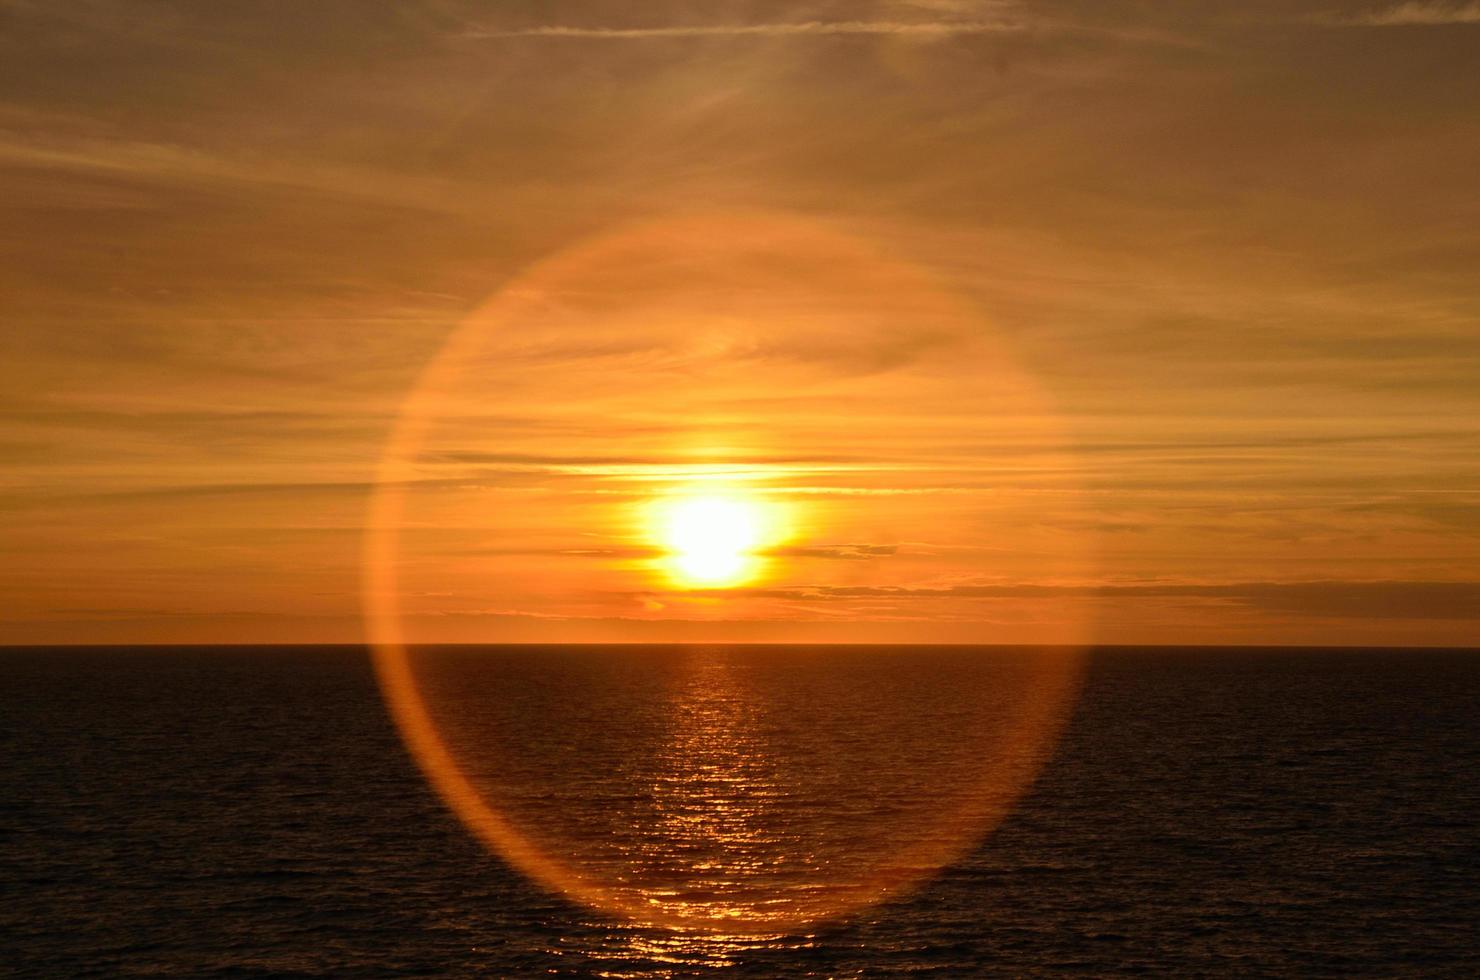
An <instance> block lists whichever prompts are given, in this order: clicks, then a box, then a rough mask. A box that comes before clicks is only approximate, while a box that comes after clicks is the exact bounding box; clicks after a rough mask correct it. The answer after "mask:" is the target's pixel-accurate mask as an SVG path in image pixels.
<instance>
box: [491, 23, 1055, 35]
mask: <svg viewBox="0 0 1480 980" xmlns="http://www.w3.org/2000/svg"><path fill="white" fill-rule="evenodd" d="M1026 26H1027V25H1026V24H1025V23H1023V22H1022V21H1017V20H1009V19H1005V18H1004V19H999V20H969V21H968V20H961V21H893V20H837V21H828V20H808V21H784V22H780V23H770V24H679V25H666V26H657V27H570V26H565V25H547V26H543V27H530V28H524V29H522V30H513V31H488V30H475V31H469V32H468V33H467V34H466V35H464V36H466V37H474V38H509V37H550V38H594V39H611V40H619V39H628V38H661V37H752V36H754V37H790V36H797V35H831V34H887V35H904V36H917V37H951V36H954V35H958V34H999V33H1005V32H1010V31H1020V30H1023V29H1024V28H1025V27H1026Z"/></svg>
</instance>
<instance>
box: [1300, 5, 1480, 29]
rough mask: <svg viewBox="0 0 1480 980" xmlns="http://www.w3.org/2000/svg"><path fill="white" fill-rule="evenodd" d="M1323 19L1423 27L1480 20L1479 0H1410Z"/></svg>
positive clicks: (1341, 23) (1357, 24)
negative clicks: (1456, 0)
mask: <svg viewBox="0 0 1480 980" xmlns="http://www.w3.org/2000/svg"><path fill="white" fill-rule="evenodd" d="M1320 20H1321V22H1322V23H1325V24H1334V25H1339V26H1345V27H1423V26H1435V25H1442V24H1480V2H1474V0H1471V2H1468V3H1443V2H1432V0H1430V2H1424V0H1408V2H1406V3H1400V4H1398V5H1396V6H1393V7H1385V8H1383V9H1380V10H1370V11H1367V12H1365V13H1358V14H1345V13H1343V14H1328V15H1326V16H1323V17H1321V18H1320Z"/></svg>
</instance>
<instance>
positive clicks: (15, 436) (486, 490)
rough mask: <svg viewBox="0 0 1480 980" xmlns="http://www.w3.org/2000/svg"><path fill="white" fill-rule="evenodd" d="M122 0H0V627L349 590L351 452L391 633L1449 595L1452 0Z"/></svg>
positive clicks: (1337, 631) (1454, 471)
mask: <svg viewBox="0 0 1480 980" xmlns="http://www.w3.org/2000/svg"><path fill="white" fill-rule="evenodd" d="M1194 6H1195V7H1196V11H1195V12H1194V11H1193V10H1191V9H1190V8H1192V7H1194ZM150 11H151V12H150V16H148V17H141V16H139V15H138V13H137V11H136V9H135V8H134V7H133V5H129V4H123V3H119V2H113V0H94V2H89V3H84V4H66V5H64V4H53V3H33V2H25V0H11V2H0V20H3V23H4V25H5V26H4V29H3V30H0V186H3V188H4V189H5V193H4V194H3V195H0V210H3V215H0V249H3V250H4V256H3V258H4V261H3V262H0V405H3V414H0V460H3V461H4V464H5V465H4V467H3V469H0V556H3V560H0V642H5V643H39V642H58V643H72V642H101V643H108V642H115V643H132V642H143V643H148V642H259V641H260V642H277V641H281V642H322V641H331V642H354V641H357V640H359V639H361V638H362V637H363V635H364V631H363V630H364V628H363V626H362V616H361V603H362V599H363V598H364V595H363V593H364V591H365V590H364V589H363V588H362V583H363V582H364V575H363V573H364V568H363V562H362V556H363V555H364V554H365V553H366V552H365V535H364V528H365V527H366V524H367V522H368V521H370V517H371V515H372V514H375V513H378V514H379V516H380V517H382V518H384V517H385V516H386V513H387V511H386V508H387V507H388V506H389V505H388V504H387V503H386V498H385V497H384V496H381V497H380V498H377V497H376V487H377V485H378V484H379V483H380V481H382V479H383V478H389V479H390V480H391V487H392V496H393V497H394V507H393V509H394V510H395V511H396V512H397V514H396V517H397V521H396V522H395V523H396V530H397V533H396V534H394V535H393V536H392V539H389V540H387V539H372V542H371V549H370V550H371V553H372V554H376V555H378V556H379V558H380V559H383V560H384V561H385V562H389V563H390V564H392V565H394V567H395V570H396V574H395V576H394V581H393V582H389V583H388V582H386V581H385V580H377V579H376V578H375V575H374V574H372V575H371V582H372V587H371V589H370V593H371V594H370V596H369V599H370V602H371V606H372V607H373V608H374V607H377V604H380V603H383V602H384V601H385V600H386V594H385V593H386V591H387V590H389V591H391V592H393V593H394V598H395V600H396V603H397V605H398V608H399V612H400V614H401V615H402V616H403V617H404V625H405V627H406V629H407V631H408V634H409V635H410V636H411V637H412V638H415V639H425V640H445V641H492V642H497V641H500V640H550V641H562V640H572V641H575V640H648V639H698V638H705V639H751V640H790V639H796V640H823V641H829V640H830V641H854V640H879V641H899V642H908V641H912V640H933V641H952V642H1023V641H1047V640H1056V639H1080V638H1092V639H1098V640H1100V641H1103V642H1128V643H1140V642H1166V643H1182V642H1185V643H1287V642H1289V643H1333V644H1344V643H1372V644H1384V643H1391V644H1403V643H1416V644H1473V643H1475V642H1477V637H1480V629H1477V628H1480V278H1477V276H1476V275H1475V269H1477V268H1480V232H1477V231H1476V229H1477V228H1480V197H1477V195H1476V193H1475V183H1474V181H1475V174H1476V173H1480V122H1477V120H1480V73H1477V72H1475V71H1474V65H1475V64H1476V63H1477V61H1480V8H1477V7H1475V5H1473V4H1464V3H1460V4H1453V3H1450V4H1439V3H1428V2H1422V0H1418V2H1408V3H1402V4H1380V3H1378V4H1344V5H1343V4H1330V5H1321V4H1314V3H1311V4H1307V3H1276V2H1257V0H1256V2H1253V3H1240V4H1203V5H1190V4H1182V3H1136V4H1123V3H1117V2H1101V3H1088V2H1084V3H1055V2H1050V3H1003V2H974V0H914V2H909V0H898V2H879V3H868V2H852V3H825V2H824V3H809V4H805V5H799V4H784V3H759V2H745V0H732V2H717V3H706V4H694V3H663V2H656V3H645V4H641V5H636V4H625V3H615V2H610V3H600V2H583V3H546V4H508V3H497V4H495V3H485V4H475V3H464V2H456V0H438V2H431V0H427V2H421V3H418V2H411V3H405V4H397V5H389V4H387V5H378V4H367V3H360V2H348V0H345V2H338V3H335V2H326V3H319V4H312V5H302V7H301V8H300V7H299V5H282V6H281V7H279V6H277V5H272V6H265V5H261V4H245V3H244V4H190V3H165V4H159V5H157V6H154V7H151V8H150ZM408 408H409V414H408ZM408 419H410V420H411V421H407V420H408ZM398 420H400V422H399V423H398ZM398 425H399V428H398ZM398 432H399V433H400V435H399V437H397V433H398ZM408 433H409V435H408ZM388 445H389V446H390V447H391V452H390V456H389V457H388V458H387V456H386V447H387V446H388ZM716 488H717V489H716ZM716 494H717V495H719V496H722V497H723V498H725V499H728V500H737V499H738V500H741V501H743V502H744V504H745V506H747V507H752V508H754V512H755V513H757V514H761V515H767V516H766V520H768V521H774V523H775V527H774V528H773V529H772V531H771V532H768V534H769V535H770V536H769V537H768V538H767V539H766V540H764V541H757V542H755V543H754V545H753V548H752V549H751V550H752V551H753V552H754V554H751V555H749V556H748V557H747V559H746V561H747V562H749V563H750V564H748V565H747V570H746V572H745V574H743V575H738V576H736V577H734V579H733V580H727V581H724V582H721V583H719V584H705V583H702V582H695V581H685V580H684V579H683V577H682V576H678V575H675V574H674V564H673V560H672V558H671V557H670V556H668V555H667V554H666V553H667V552H670V551H672V550H673V547H674V544H673V542H672V541H671V540H668V539H666V538H665V533H666V532H664V531H663V530H662V527H661V526H658V527H655V525H654V519H653V518H652V514H653V513H654V511H653V508H655V507H659V508H661V506H662V505H663V502H665V501H668V502H671V501H673V500H682V499H686V498H694V497H696V496H700V497H702V496H704V495H711V496H712V495H716ZM377 499H379V502H380V503H379V506H380V508H381V509H380V511H378V512H376V511H373V510H372V505H374V504H375V502H376V500H377ZM657 523H658V525H661V523H662V522H661V520H658V522H657ZM377 549H378V550H377ZM377 581H378V585H377V584H376V583H377Z"/></svg>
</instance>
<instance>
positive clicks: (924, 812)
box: [364, 214, 1088, 935]
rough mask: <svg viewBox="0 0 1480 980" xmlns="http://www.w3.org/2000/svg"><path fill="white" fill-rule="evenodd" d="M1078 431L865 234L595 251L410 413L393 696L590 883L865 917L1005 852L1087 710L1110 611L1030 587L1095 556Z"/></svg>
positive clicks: (798, 915)
mask: <svg viewBox="0 0 1480 980" xmlns="http://www.w3.org/2000/svg"><path fill="white" fill-rule="evenodd" d="M1065 442H1066V440H1065V436H1064V433H1063V432H1062V430H1061V427H1060V424H1059V422H1058V419H1057V416H1056V413H1055V412H1054V411H1053V409H1052V407H1051V405H1050V404H1049V402H1048V400H1047V399H1046V398H1045V397H1044V396H1043V395H1042V393H1041V391H1040V389H1039V388H1038V386H1037V385H1036V384H1035V383H1034V381H1033V379H1032V378H1030V377H1028V376H1027V375H1026V373H1025V372H1024V371H1023V370H1022V368H1021V367H1020V366H1019V365H1018V364H1017V362H1016V361H1015V360H1014V358H1013V357H1012V354H1011V351H1010V350H1009V349H1008V348H1007V347H1006V346H1005V342H1003V341H1001V339H1000V338H999V337H997V336H996V334H994V332H993V331H992V330H991V327H990V324H988V323H985V322H984V321H983V319H982V318H981V316H980V314H979V312H978V311H976V310H974V309H973V308H971V307H970V305H969V304H967V303H965V302H964V301H962V300H961V299H959V298H958V297H956V296H954V295H953V294H952V293H951V291H950V290H948V289H945V288H943V287H942V286H941V284H940V283H939V282H938V281H936V280H935V279H933V278H932V277H930V276H928V275H926V274H924V273H922V272H920V271H918V270H916V269H914V268H912V267H910V266H908V265H906V264H904V263H901V262H900V261H898V259H897V258H895V257H893V256H892V255H887V254H883V253H882V252H881V251H879V250H875V249H872V248H871V247H869V246H867V245H865V244H862V243H861V242H860V240H859V239H858V238H857V237H855V236H850V235H846V234H842V233H840V232H838V231H836V230H831V229H826V228H821V227H819V226H818V225H817V224H815V223H813V222H810V221H801V220H797V219H794V218H787V217H777V216H770V215H738V216H737V215H728V214H721V215H699V216H692V217H688V218H674V219H669V220H665V221H658V222H653V223H651V224H648V225H640V226H637V227H634V228H630V229H627V230H625V231H621V232H618V233H614V234H611V235H608V236H605V237H602V238H598V239H595V240H593V241H589V242H585V243H581V244H577V245H575V246H573V247H571V248H570V249H568V250H566V251H564V252H562V253H560V254H558V255H556V256H553V257H552V258H550V259H548V260H546V261H544V262H542V263H539V264H538V265H536V266H534V267H532V268H531V269H529V270H527V271H526V272H524V273H523V274H521V275H519V276H516V277H515V278H514V279H513V280H511V281H510V282H509V283H508V284H506V286H505V287H504V288H503V289H502V290H501V291H500V292H499V293H498V294H497V295H496V296H494V297H493V298H492V299H491V300H490V301H489V302H488V303H487V304H486V305H485V306H484V307H483V308H481V309H480V310H478V311H477V312H475V313H474V314H473V315H471V316H470V317H468V319H467V320H466V321H465V322H464V323H463V324H461V325H460V326H459V328H458V329H457V330H455V331H453V333H452V334H451V335H450V336H449V338H448V340H447V342H446V344H445V345H444V347H443V348H442V350H441V351H440V352H439V353H438V354H437V356H436V357H435V358H433V360H432V361H431V362H430V363H429V364H428V366H427V368H426V369H425V370H424V371H423V372H422V374H421V376H420V378H419V379H418V381H417V383H416V384H415V385H414V386H413V389H412V391H411V392H410V393H409V395H408V397H407V398H406V400H405V401H404V403H403V405H402V409H401V413H400V415H399V417H398V419H397V422H396V424H395V426H394V428H393V430H392V433H391V436H390V439H389V441H388V443H387V447H386V450H385V453H384V456H383V458H382V461H381V466H380V470H379V478H378V481H377V487H376V491H375V493H374V495H373V497H372V502H371V509H370V515H369V522H368V529H367V533H366V538H365V563H364V571H365V577H364V597H365V609H366V623H367V631H368V635H369V637H370V640H371V643H372V646H373V648H374V653H375V663H376V669H377V676H378V678H379V680H380V683H381V688H382V691H383V693H384V696H385V699H386V702H387V704H388V706H389V707H390V710H391V713H392V715H393V717H394V718H395V721H396V723H397V725H398V727H399V729H400V732H401V734H402V737H403V738H404V740H405V741H406V743H407V745H408V746H409V747H410V749H411V752H412V754H413V756H414V757H415V759H416V761H417V762H418V764H419V765H420V766H421V768H422V770H423V772H424V773H425V775H426V776H427V778H428V780H429V781H430V782H431V784H432V785H433V786H434V787H435V788H436V789H437V791H438V792H439V793H440V794H441V796H442V797H443V799H444V800H445V801H446V802H447V804H448V805H449V806H450V807H451V808H452V809H453V810H454V811H455V812H456V814H457V816H458V817H459V818H460V819H461V820H462V821H463V823H464V824H465V826H467V827H468V829H469V830H470V831H471V832H473V833H474V834H475V835H476V836H478V837H479V838H480V839H481V840H482V841H484V842H485V843H486V844H487V845H488V846H489V847H490V849H492V850H493V851H495V852H496V853H498V854H499V855H500V856H501V857H502V858H504V859H505V860H507V861H508V862H509V863H510V864H511V865H512V866H514V867H516V868H517V869H519V870H520V871H522V872H523V873H525V874H526V875H528V876H529V877H531V878H532V879H534V880H535V881H537V882H539V883H540V884H542V885H544V886H545V887H547V888H549V889H550V890H552V891H554V892H557V893H559V894H561V895H564V896H565V897H567V898H569V899H572V900H574V901H578V902H581V903H584V904H585V905H587V906H590V907H592V908H595V909H598V910H600V911H603V912H606V913H610V914H613V915H616V916H620V917H623V918H626V919H629V920H633V921H636V922H640V923H645V924H658V925H663V926H670V927H673V928H675V929H680V930H704V931H709V932H715V933H720V934H726V935H732V934H740V933H746V934H752V933H753V934H762V933H764V934H771V933H776V932H792V931H799V930H805V929H806V928H808V927H810V926H811V925H812V924H814V923H817V922H821V921H826V920H830V919H835V918H837V917H840V916H843V915H846V914H849V913H851V912H854V911H857V910H859V909H861V908H863V907H865V906H868V905H870V904H873V903H876V902H879V901H883V900H884V899H886V898H888V897H890V896H892V895H896V894H898V893H900V892H901V891H903V890H906V889H909V888H911V887H913V886H915V885H917V884H918V883H920V882H922V881H924V880H926V879H928V878H929V877H930V876H931V875H933V874H935V873H936V872H938V871H939V870H940V869H941V868H942V867H944V866H945V865H946V864H948V863H950V862H952V861H954V860H957V859H958V858H960V857H961V856H962V855H963V854H966V853H968V852H969V851H970V850H971V848H972V847H973V846H974V845H975V844H976V843H977V842H978V841H979V840H980V839H981V837H982V836H983V835H984V834H986V833H987V832H988V831H990V830H991V829H992V828H993V827H995V826H996V825H997V824H998V823H999V822H1000V821H1001V820H1002V818H1003V817H1004V816H1005V815H1006V814H1007V813H1008V811H1009V810H1010V809H1011V807H1012V805H1013V803H1014V802H1015V801H1016V800H1017V799H1018V798H1019V796H1020V795H1021V794H1022V792H1023V791H1024V790H1025V788H1026V787H1027V786H1028V784H1029V782H1030V781H1031V779H1032V778H1033V776H1034V774H1035V773H1036V771H1037V770H1038V768H1039V767H1040V766H1041V764H1042V763H1043V761H1044V759H1045V757H1046V756H1047V754H1048V752H1049V751H1050V750H1051V748H1052V746H1053V744H1054V741H1055V739H1056V737H1057V734H1058V732H1059V731H1060V729H1061V727H1062V724H1063V722H1064V719H1065V717H1066V713H1067V711H1068V709H1069V705H1070V703H1071V701H1072V696H1073V692H1074V690H1075V686H1076V682H1077V678H1078V676H1079V671H1080V658H1079V657H1078V654H1077V650H1078V648H1079V647H1080V646H1081V645H1082V643H1083V641H1084V637H1085V627H1086V624H1087V614H1086V607H1085V605H1084V604H1083V603H1079V601H1078V600H1076V599H1075V598H1073V596H1074V594H1075V593H1074V590H1067V589H1066V590H1062V591H1060V590H1053V589H1049V590H1033V589H1028V590H1015V589H1014V588H1011V587H1010V586H1011V585H1012V583H1024V584H1034V583H1037V584H1044V583H1048V584H1053V583H1073V582H1078V581H1083V580H1084V578H1085V575H1086V572H1087V569H1088V564H1087V557H1086V556H1087V553H1088V552H1087V548H1086V547H1085V545H1084V543H1083V542H1081V541H1080V540H1079V539H1078V538H1077V537H1076V536H1075V535H1073V534H1072V533H1059V531H1058V530H1056V529H1054V528H1052V527H1048V528H1047V529H1046V530H1045V525H1044V522H1042V521H1041V520H1040V519H1038V517H1037V515H1038V513H1039V509H1040V507H1041V502H1042V500H1043V493H1044V492H1049V493H1052V494H1054V495H1056V498H1059V499H1062V498H1063V496H1064V495H1070V494H1072V493H1073V492H1074V491H1075V486H1074V485H1073V484H1072V483H1071V482H1069V481H1070V478H1069V477H1067V476H1064V475H1063V474H1068V473H1071V472H1073V467H1071V466H1069V465H1067V464H1066V463H1065V461H1064V459H1063V457H1062V456H1061V455H1058V453H1059V452H1060V450H1059V448H1058V447H1061V446H1062V445H1064V444H1065ZM696 446H698V447H714V446H723V447H725V450H724V453H723V454H718V453H716V452H708V451H696V450H695V449H694V447H696ZM953 447H971V451H970V452H969V453H966V452H964V451H961V452H958V451H956V450H955V449H954V448H953ZM981 447H987V448H981ZM991 447H997V448H996V449H993V448H991ZM993 453H996V455H993ZM1027 460H1031V461H1033V465H1032V466H1028V465H1027V463H1026V462H1025V461H1027ZM1028 471H1032V472H1034V473H1037V474H1040V476H1039V477H1038V478H1037V479H1038V482H1037V483H1035V484H1034V485H1031V486H1027V485H1021V486H1020V485H1017V484H1016V483H1014V481H1015V480H1018V478H1017V477H1016V476H1015V475H1014V474H1018V473H1022V472H1028ZM1019 482H1021V481H1019ZM783 544H785V545H786V546H785V547H782V545H783ZM762 577H763V578H764V580H765V585H764V588H738V587H737V586H740V585H742V584H745V583H752V582H756V581H758V580H760V579H761V578H762ZM490 583H496V589H495V590H494V591H492V592H491V591H490ZM1022 595H1027V596H1029V597H1030V598H1029V599H1021V598H1013V597H1014V596H1022ZM1032 596H1045V597H1046V598H1037V599H1033V598H1031V597H1032ZM1000 597H1007V598H1000ZM1033 603H1036V605H1034V604H1033ZM453 628H461V629H463V630H465V631H464V632H449V630H451V629H453ZM1025 635H1031V636H1032V637H1033V639H1031V640H1023V639H1021V637H1023V636H1025ZM878 642H892V643H895V644H899V645H898V646H895V647H893V648H891V651H890V652H889V653H888V654H885V653H883V652H881V651H880V650H874V649H872V648H866V649H864V650H862V651H861V652H860V651H859V649H858V648H856V647H849V646H848V644H858V643H864V644H869V643H878ZM437 643H447V644H451V645H450V646H446V647H438V646H436V645H435V644H437ZM744 643H755V644H757V645H756V646H752V647H745V646H742V645H741V644H744ZM766 643H779V644H790V645H787V646H776V647H766V646H764V645H763V644H766ZM808 643H816V644H817V645H815V646H808V645H807V644H808ZM829 643H830V644H834V646H832V647H831V648H829V647H828V646H827V644H829ZM932 643H940V644H962V643H966V644H992V643H1036V644H1043V646H1042V647H1039V648H1035V649H1034V650H1026V651H1025V650H1024V649H1022V648H1018V649H1017V650H1015V651H1014V650H1008V651H1007V652H1006V653H993V652H991V651H985V650H982V651H978V650H971V651H969V653H967V654H951V655H947V654H944V653H941V652H940V651H942V650H946V649H956V650H960V649H961V648H960V647H953V648H946V647H932V646H930V644H932ZM476 644H504V646H502V647H496V646H477V645H476ZM520 644H524V646H520ZM530 644H548V645H547V646H532V645H530ZM644 644H654V645H647V646H644ZM656 644H661V645H656ZM726 644H728V645H726ZM597 645H600V646H597ZM829 649H831V650H832V651H834V652H833V653H828V652H827V651H828V650H829ZM932 650H934V651H936V652H935V653H932V652H931V651H932ZM850 651H852V652H850Z"/></svg>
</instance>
